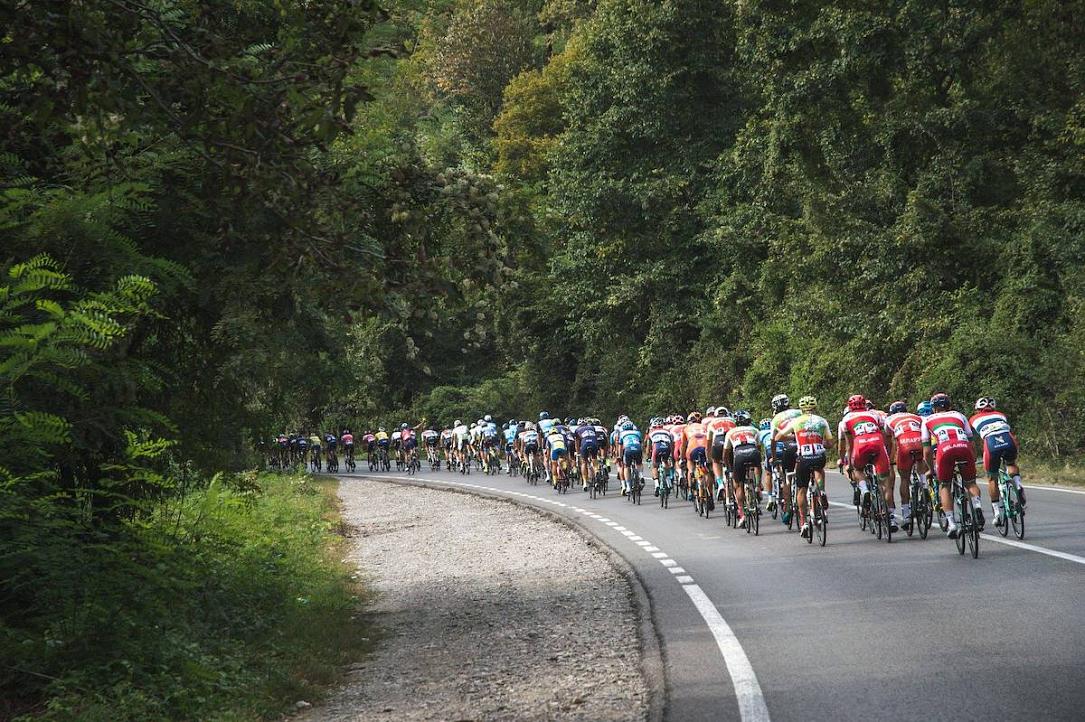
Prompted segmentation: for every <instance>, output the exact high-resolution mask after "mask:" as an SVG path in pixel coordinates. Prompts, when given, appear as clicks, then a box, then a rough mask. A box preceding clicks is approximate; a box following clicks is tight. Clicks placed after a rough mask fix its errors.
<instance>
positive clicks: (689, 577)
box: [675, 574, 693, 584]
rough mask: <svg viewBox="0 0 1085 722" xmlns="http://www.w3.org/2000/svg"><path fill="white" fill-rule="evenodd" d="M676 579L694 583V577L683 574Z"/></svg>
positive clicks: (681, 582)
mask: <svg viewBox="0 0 1085 722" xmlns="http://www.w3.org/2000/svg"><path fill="white" fill-rule="evenodd" d="M675 580H676V581H677V582H678V583H679V584H693V577H691V576H688V575H685V574H683V575H682V576H678V577H675Z"/></svg>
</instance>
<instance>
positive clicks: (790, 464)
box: [776, 439, 799, 474]
mask: <svg viewBox="0 0 1085 722" xmlns="http://www.w3.org/2000/svg"><path fill="white" fill-rule="evenodd" d="M798 458H799V444H798V442H797V441H795V440H794V439H785V440H784V441H777V442H776V463H778V464H780V465H781V466H782V467H783V469H784V473H785V474H787V473H788V472H792V471H794V470H795V462H796V460H797V459H798Z"/></svg>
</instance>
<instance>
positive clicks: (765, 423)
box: [757, 419, 772, 431]
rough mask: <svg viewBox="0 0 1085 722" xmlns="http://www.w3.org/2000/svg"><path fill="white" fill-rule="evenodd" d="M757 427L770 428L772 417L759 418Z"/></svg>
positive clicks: (764, 429)
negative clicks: (759, 421)
mask: <svg viewBox="0 0 1085 722" xmlns="http://www.w3.org/2000/svg"><path fill="white" fill-rule="evenodd" d="M757 428H759V429H761V430H762V431H768V430H769V429H771V428H772V419H761V423H759V424H758V425H757Z"/></svg>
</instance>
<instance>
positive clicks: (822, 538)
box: [806, 478, 829, 546]
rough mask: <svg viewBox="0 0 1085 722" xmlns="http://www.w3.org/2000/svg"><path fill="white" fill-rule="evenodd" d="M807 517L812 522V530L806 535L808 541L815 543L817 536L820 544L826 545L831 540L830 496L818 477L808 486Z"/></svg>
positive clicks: (808, 542) (811, 480)
mask: <svg viewBox="0 0 1085 722" xmlns="http://www.w3.org/2000/svg"><path fill="white" fill-rule="evenodd" d="M806 518H807V520H808V521H809V522H810V530H811V533H810V535H809V536H808V537H806V543H807V544H813V543H814V537H817V540H818V544H819V545H821V546H825V542H827V541H828V540H829V497H828V496H826V494H825V487H824V486H823V485H822V483H819V482H818V480H817V478H812V479H810V484H809V485H808V486H807V488H806Z"/></svg>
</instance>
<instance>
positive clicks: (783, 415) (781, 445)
mask: <svg viewBox="0 0 1085 722" xmlns="http://www.w3.org/2000/svg"><path fill="white" fill-rule="evenodd" d="M800 416H802V412H801V411H799V410H798V409H784V410H783V411H781V412H780V413H778V414H776V415H775V416H773V417H772V430H773V431H780V430H781V429H783V428H784V427H786V426H787V425H788V424H790V423H791V422H792V421H793V420H794V419H796V418H798V417H800ZM798 448H799V447H798V443H797V442H796V441H795V440H793V439H778V440H777V441H776V461H777V463H779V464H781V465H782V466H783V469H784V472H785V473H786V472H790V471H794V470H795V462H796V461H797V460H798V458H799V453H798Z"/></svg>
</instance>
